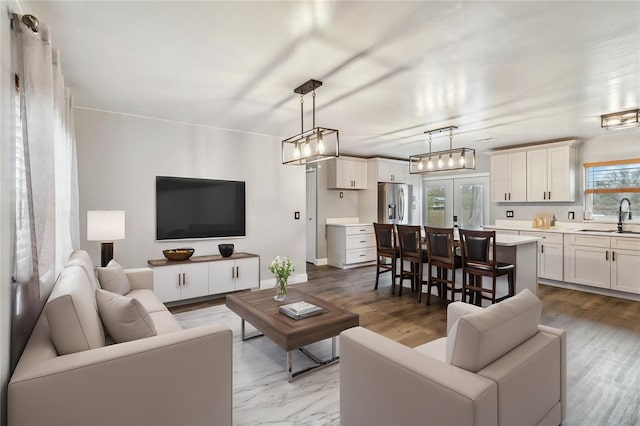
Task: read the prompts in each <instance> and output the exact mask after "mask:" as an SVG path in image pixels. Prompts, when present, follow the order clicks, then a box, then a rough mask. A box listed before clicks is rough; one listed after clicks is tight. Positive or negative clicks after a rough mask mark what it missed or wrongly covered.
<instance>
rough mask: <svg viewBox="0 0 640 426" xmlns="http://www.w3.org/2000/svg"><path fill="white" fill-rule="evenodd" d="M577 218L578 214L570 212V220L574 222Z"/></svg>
mask: <svg viewBox="0 0 640 426" xmlns="http://www.w3.org/2000/svg"><path fill="white" fill-rule="evenodd" d="M575 218H576V213H575V212H569V220H573V219H575Z"/></svg>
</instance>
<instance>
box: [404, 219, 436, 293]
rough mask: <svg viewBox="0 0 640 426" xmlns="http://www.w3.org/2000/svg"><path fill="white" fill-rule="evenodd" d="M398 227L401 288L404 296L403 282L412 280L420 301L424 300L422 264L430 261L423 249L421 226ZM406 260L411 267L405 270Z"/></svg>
mask: <svg viewBox="0 0 640 426" xmlns="http://www.w3.org/2000/svg"><path fill="white" fill-rule="evenodd" d="M396 227H397V229H398V241H399V242H400V244H399V245H400V290H399V291H398V295H399V296H402V282H403V281H404V280H405V279H410V280H411V289H412V290H415V289H416V288H417V289H418V302H420V301H421V300H422V284H423V283H424V281H423V280H422V265H423V264H424V263H427V262H428V261H429V258H428V257H427V253H426V252H425V251H423V250H422V243H421V241H420V226H412V225H396ZM404 262H409V265H411V269H410V270H409V271H405V270H404Z"/></svg>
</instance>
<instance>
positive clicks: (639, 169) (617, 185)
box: [584, 158, 640, 194]
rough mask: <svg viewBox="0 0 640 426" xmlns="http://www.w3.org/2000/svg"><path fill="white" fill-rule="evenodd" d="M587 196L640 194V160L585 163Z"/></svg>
mask: <svg viewBox="0 0 640 426" xmlns="http://www.w3.org/2000/svg"><path fill="white" fill-rule="evenodd" d="M584 169H585V180H586V182H585V191H584V192H585V194H612V193H629V192H640V158H631V159H628V160H617V161H601V162H597V163H585V164H584Z"/></svg>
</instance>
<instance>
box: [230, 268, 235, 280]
mask: <svg viewBox="0 0 640 426" xmlns="http://www.w3.org/2000/svg"><path fill="white" fill-rule="evenodd" d="M231 278H233V279H235V278H236V268H234V267H233V266H232V267H231Z"/></svg>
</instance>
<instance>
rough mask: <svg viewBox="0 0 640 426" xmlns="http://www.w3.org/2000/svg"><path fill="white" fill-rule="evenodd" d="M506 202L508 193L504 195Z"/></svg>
mask: <svg viewBox="0 0 640 426" xmlns="http://www.w3.org/2000/svg"><path fill="white" fill-rule="evenodd" d="M504 200H505V201H507V193H506V192H505V193H504Z"/></svg>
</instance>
